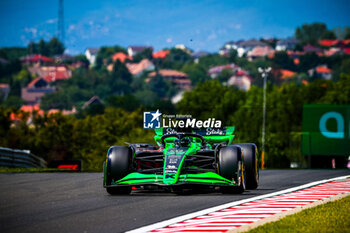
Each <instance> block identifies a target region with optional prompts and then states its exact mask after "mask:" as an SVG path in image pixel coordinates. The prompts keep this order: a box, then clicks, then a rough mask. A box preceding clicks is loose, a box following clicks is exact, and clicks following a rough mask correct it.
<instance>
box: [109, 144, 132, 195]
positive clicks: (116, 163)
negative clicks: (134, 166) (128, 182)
mask: <svg viewBox="0 0 350 233" xmlns="http://www.w3.org/2000/svg"><path fill="white" fill-rule="evenodd" d="M130 165H131V151H130V149H129V148H128V147H125V146H114V147H111V148H110V149H109V151H108V156H107V167H106V169H107V170H106V176H107V177H106V184H107V185H111V184H112V182H113V181H116V180H119V179H121V178H123V177H124V176H126V175H127V174H129V172H130ZM106 190H107V192H108V193H109V194H111V195H126V194H129V193H130V192H131V186H121V187H107V188H106Z"/></svg>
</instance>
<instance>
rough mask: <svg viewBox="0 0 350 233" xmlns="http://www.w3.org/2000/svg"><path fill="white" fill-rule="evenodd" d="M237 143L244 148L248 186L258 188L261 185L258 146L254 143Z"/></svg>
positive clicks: (248, 187)
mask: <svg viewBox="0 0 350 233" xmlns="http://www.w3.org/2000/svg"><path fill="white" fill-rule="evenodd" d="M235 145H236V146H240V147H241V148H242V154H243V161H244V166H245V175H246V188H247V189H256V188H257V187H258V185H259V162H258V148H257V147H256V145H255V144H253V143H239V144H235Z"/></svg>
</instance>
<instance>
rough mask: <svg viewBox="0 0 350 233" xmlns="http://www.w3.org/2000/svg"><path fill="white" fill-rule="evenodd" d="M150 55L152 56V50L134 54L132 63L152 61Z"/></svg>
mask: <svg viewBox="0 0 350 233" xmlns="http://www.w3.org/2000/svg"><path fill="white" fill-rule="evenodd" d="M152 54H153V49H152V48H146V49H145V50H143V51H142V52H140V53H138V54H136V55H135V56H134V59H133V61H134V62H140V61H141V60H142V59H148V60H152V59H153V57H152Z"/></svg>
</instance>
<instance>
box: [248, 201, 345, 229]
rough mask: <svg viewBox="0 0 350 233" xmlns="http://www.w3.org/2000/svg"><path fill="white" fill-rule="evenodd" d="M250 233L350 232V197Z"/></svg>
mask: <svg viewBox="0 0 350 233" xmlns="http://www.w3.org/2000/svg"><path fill="white" fill-rule="evenodd" d="M248 232H249V233H262V232H293V233H294V232H303V233H304V232H337V233H338V232H339V233H341V232H344V233H345V232H350V196H347V197H345V198H342V199H340V200H336V201H333V202H328V203H326V204H324V205H319V206H316V207H313V208H310V209H306V210H303V211H301V212H299V213H296V214H293V215H289V216H286V217H285V218H283V219H281V220H279V221H277V222H271V223H267V224H265V225H262V226H260V227H257V228H255V229H252V230H250V231H248Z"/></svg>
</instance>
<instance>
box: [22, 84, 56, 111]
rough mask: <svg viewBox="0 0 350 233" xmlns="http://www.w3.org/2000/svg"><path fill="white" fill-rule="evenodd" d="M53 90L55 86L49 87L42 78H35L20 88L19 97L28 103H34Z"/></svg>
mask: <svg viewBox="0 0 350 233" xmlns="http://www.w3.org/2000/svg"><path fill="white" fill-rule="evenodd" d="M54 91H55V88H54V87H50V85H49V82H48V81H46V80H45V79H44V78H36V79H34V80H33V81H32V82H30V83H29V84H28V86H27V87H24V88H22V90H21V98H22V99H23V100H24V101H25V102H26V103H27V104H28V105H35V104H38V103H40V101H41V98H42V97H43V96H44V95H46V94H49V93H53V92H54Z"/></svg>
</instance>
